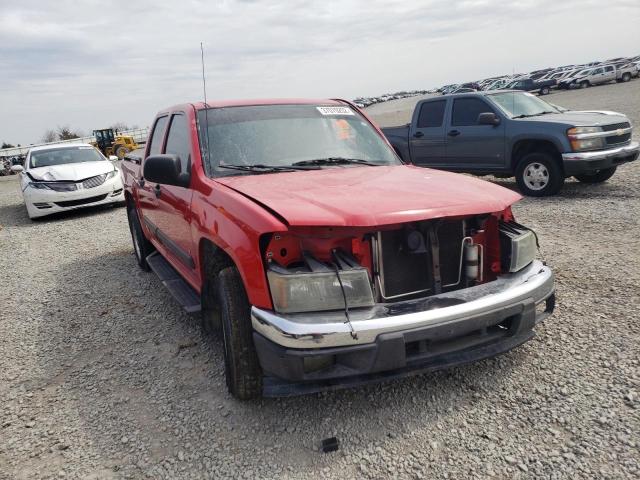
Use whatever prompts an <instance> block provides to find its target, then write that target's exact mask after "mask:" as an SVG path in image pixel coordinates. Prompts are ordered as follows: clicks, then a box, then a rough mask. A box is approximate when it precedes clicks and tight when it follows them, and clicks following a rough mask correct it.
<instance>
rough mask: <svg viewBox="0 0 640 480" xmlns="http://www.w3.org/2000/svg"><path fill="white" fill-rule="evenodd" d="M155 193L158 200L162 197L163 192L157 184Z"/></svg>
mask: <svg viewBox="0 0 640 480" xmlns="http://www.w3.org/2000/svg"><path fill="white" fill-rule="evenodd" d="M153 193H154V194H155V196H156V198H160V195H162V190H160V184H159V183H157V184H156V188H154V189H153Z"/></svg>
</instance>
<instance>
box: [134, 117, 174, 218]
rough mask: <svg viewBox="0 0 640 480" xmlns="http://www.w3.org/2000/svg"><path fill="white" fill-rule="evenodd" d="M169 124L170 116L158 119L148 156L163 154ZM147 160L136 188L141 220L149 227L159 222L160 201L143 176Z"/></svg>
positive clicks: (142, 166) (152, 134)
mask: <svg viewBox="0 0 640 480" xmlns="http://www.w3.org/2000/svg"><path fill="white" fill-rule="evenodd" d="M168 123H169V116H168V115H163V116H160V117H158V118H157V119H156V122H155V124H154V125H153V130H152V131H151V135H150V136H149V145H148V146H147V150H146V154H147V156H150V155H157V154H159V153H161V152H162V148H163V146H164V145H163V144H164V137H165V133H166V130H167V124H168ZM145 160H146V158H145V159H143V161H142V164H141V165H140V179H139V180H138V184H137V187H136V188H137V193H138V204H139V205H140V212H141V213H142V218H141V219H140V220H141V221H142V222H143V223H145V224H146V225H147V227H148V222H152V223H154V224H155V223H156V222H157V217H158V215H159V212H158V199H157V198H156V196H155V194H154V192H153V187H154V185H153V184H151V183H149V182H147V181H146V180H145V178H144V176H143V172H144V161H145Z"/></svg>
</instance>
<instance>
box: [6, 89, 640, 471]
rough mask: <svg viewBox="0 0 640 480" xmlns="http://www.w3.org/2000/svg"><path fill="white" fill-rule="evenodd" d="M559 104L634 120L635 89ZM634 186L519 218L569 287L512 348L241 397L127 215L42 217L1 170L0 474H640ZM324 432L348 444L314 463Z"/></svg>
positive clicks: (626, 175) (575, 195) (572, 195)
mask: <svg viewBox="0 0 640 480" xmlns="http://www.w3.org/2000/svg"><path fill="white" fill-rule="evenodd" d="M548 99H549V100H550V101H553V102H556V103H559V104H561V105H564V106H567V107H573V108H582V109H587V108H589V109H591V108H598V109H612V110H619V111H622V112H624V113H626V114H628V115H629V116H630V117H631V118H632V119H634V120H635V123H636V124H639V123H640V121H639V120H640V119H639V114H640V80H636V81H633V82H631V83H630V84H625V85H610V86H604V87H596V88H592V89H590V90H586V91H573V92H568V93H558V94H554V95H552V96H549V97H548ZM413 101H415V100H413ZM410 106H411V105H410V104H409V103H408V102H406V101H404V104H401V105H400V106H399V105H398V104H391V103H390V104H387V105H384V106H378V108H377V109H376V108H373V109H371V113H372V114H374V115H376V118H378V115H380V116H381V117H384V116H385V115H386V117H385V118H386V119H387V120H389V119H390V118H391V117H392V116H393V115H395V116H396V117H398V116H401V115H402V113H398V112H399V111H400V110H402V109H404V110H406V109H407V108H410ZM382 107H384V108H385V109H387V111H386V112H385V111H383V109H382ZM400 107H402V108H400ZM376 110H379V111H376ZM394 111H395V113H394ZM405 115H406V113H405ZM381 122H382V120H381ZM636 138H638V136H637V133H636ZM501 184H503V185H504V186H506V187H507V188H514V182H513V181H511V180H505V181H501ZM639 195H640V162H638V163H636V164H632V165H627V166H625V167H622V168H621V169H620V171H619V173H618V174H617V175H615V176H614V177H613V178H612V179H611V180H610V181H609V182H607V183H606V184H603V185H600V186H595V187H593V186H588V185H581V184H579V183H577V182H574V181H569V182H568V183H567V184H566V186H565V188H564V190H563V191H562V194H561V195H560V196H558V197H555V198H547V199H535V200H534V199H525V200H523V201H522V202H520V203H519V204H518V205H517V206H516V207H515V209H514V210H515V214H516V218H517V219H518V220H519V221H520V222H522V223H524V224H527V225H529V226H531V227H533V228H535V229H536V230H537V231H538V232H539V235H540V238H541V242H542V248H543V253H544V256H545V258H546V260H547V261H548V262H549V263H550V264H551V265H552V266H553V267H554V269H555V272H556V275H557V286H558V305H557V310H556V313H555V315H554V316H553V317H552V318H550V319H549V320H547V321H546V322H545V323H544V325H542V326H541V327H540V328H538V335H537V337H536V338H535V339H534V340H532V341H531V342H529V343H528V344H526V345H524V346H522V347H520V348H518V349H516V350H515V351H512V352H510V353H509V354H507V355H504V356H502V357H499V358H496V359H491V360H487V361H483V362H480V363H477V364H473V365H470V366H466V367H461V368H456V369H452V370H448V371H443V372H438V373H434V374H428V375H423V376H419V377H413V378H410V379H406V380H401V381H396V382H392V383H386V384H382V385H375V386H370V387H366V388H359V389H354V390H346V391H340V392H333V393H324V394H317V395H311V396H307V397H298V398H290V399H265V400H260V401H252V402H246V403H241V402H238V401H235V400H233V399H232V398H231V397H230V396H229V395H228V394H227V393H226V388H225V386H224V378H223V369H222V346H221V343H220V341H219V339H217V338H213V339H211V338H207V337H203V336H202V335H201V332H200V328H199V319H198V318H197V317H192V316H188V315H186V314H184V313H182V312H181V310H180V309H179V308H178V307H177V306H176V304H175V303H174V302H173V300H172V299H171V298H170V296H169V294H168V293H167V292H165V291H164V290H163V287H162V286H161V285H160V283H159V281H158V280H157V279H156V278H155V277H154V276H153V275H152V274H148V273H144V272H142V271H140V270H139V269H138V267H137V265H136V264H135V260H134V256H133V251H132V247H131V242H130V238H129V234H128V229H127V222H126V216H125V212H124V209H122V208H117V209H111V208H109V209H100V210H92V211H82V212H78V213H74V214H71V215H66V216H63V217H57V218H54V219H50V220H44V221H40V222H31V221H29V219H28V218H27V215H26V212H25V210H24V207H23V205H22V203H21V198H20V195H19V193H18V184H17V182H16V181H15V177H10V178H8V179H2V180H0V259H1V260H0V275H1V276H0V278H2V282H3V288H2V304H1V305H2V307H1V310H0V338H1V339H2V343H1V344H0V478H20V479H33V478H62V477H65V478H92V479H109V478H147V477H148V478H242V477H244V478H251V479H253V478H285V479H287V478H340V479H343V478H410V479H413V478H415V479H420V478H429V479H431V478H460V479H469V478H487V477H493V478H521V479H525V478H530V479H540V478H545V479H560V478H567V479H577V478H580V479H584V478H599V479H600V478H605V479H606V478H610V479H622V478H629V479H631V478H633V479H637V478H639V477H640V451H639V450H640V438H639V432H640V360H639V359H640V349H639V347H638V345H639V340H640V335H639V333H640V314H639V313H638V312H639V308H638V307H639V306H640V301H639V300H640V298H639V297H640V288H639V285H640V268H639V267H638V262H640V254H639V253H638V252H639V251H640V242H639V240H638V233H639V232H640V225H639V221H638V218H639V216H640V202H639V201H638V198H639ZM332 435H336V436H337V437H338V438H339V440H340V442H341V445H340V450H339V451H338V452H336V453H332V454H323V453H321V452H320V451H319V448H318V447H319V442H320V441H321V440H322V439H323V438H326V437H328V436H332Z"/></svg>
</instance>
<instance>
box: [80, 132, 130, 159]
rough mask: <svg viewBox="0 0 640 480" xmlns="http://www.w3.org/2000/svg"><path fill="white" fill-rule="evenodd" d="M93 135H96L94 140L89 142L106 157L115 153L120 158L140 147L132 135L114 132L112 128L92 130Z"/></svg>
mask: <svg viewBox="0 0 640 480" xmlns="http://www.w3.org/2000/svg"><path fill="white" fill-rule="evenodd" d="M93 135H94V136H95V137H96V141H95V142H91V144H92V145H93V146H94V147H96V148H97V149H98V150H100V151H101V152H102V153H103V155H104V156H105V157H107V158H109V156H111V155H115V156H116V157H118V159H119V160H122V159H123V158H124V156H125V155H126V154H127V153H129V152H131V151H132V150H136V149H137V148H140V146H139V145H138V144H137V143H136V141H135V140H134V139H133V137H132V136H130V135H121V134H119V133H117V132H115V133H114V131H113V128H104V129H102V130H94V131H93Z"/></svg>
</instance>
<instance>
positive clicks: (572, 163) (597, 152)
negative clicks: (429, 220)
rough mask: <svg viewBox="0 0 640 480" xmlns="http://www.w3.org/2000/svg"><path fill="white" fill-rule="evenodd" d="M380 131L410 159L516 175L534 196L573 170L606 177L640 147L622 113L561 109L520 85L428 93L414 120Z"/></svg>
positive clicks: (586, 177)
mask: <svg viewBox="0 0 640 480" xmlns="http://www.w3.org/2000/svg"><path fill="white" fill-rule="evenodd" d="M382 131H383V133H384V134H385V135H386V137H387V138H388V139H389V141H390V142H391V145H392V146H393V147H394V148H395V150H396V153H398V155H399V156H400V157H401V158H402V159H403V160H404V161H405V162H410V163H413V164H415V165H419V166H424V167H433V168H438V169H442V170H450V171H454V172H468V173H473V174H477V175H495V176H498V177H511V176H515V177H516V182H517V184H518V187H519V189H520V191H521V192H522V193H524V194H525V195H530V196H536V197H541V196H546V195H554V194H555V193H557V192H558V191H560V189H561V188H562V186H563V184H564V180H565V178H567V177H570V176H573V177H575V178H577V179H578V180H579V181H581V182H585V183H600V182H604V181H605V180H607V179H609V178H611V176H612V175H613V174H614V173H615V171H616V168H617V167H618V165H620V164H622V163H626V162H631V161H634V160H636V159H637V158H638V153H639V151H640V146H639V145H638V143H637V142H632V141H631V135H632V127H631V123H630V122H629V119H628V118H627V117H626V116H624V115H622V114H618V113H614V112H578V111H563V110H561V109H559V108H558V107H555V106H554V105H551V104H549V103H547V102H545V101H543V100H542V99H540V98H538V97H537V96H535V95H532V94H530V93H527V92H517V91H490V92H475V93H465V94H453V95H444V96H440V97H434V98H429V99H426V100H422V101H420V102H418V104H417V105H416V107H415V110H414V112H413V118H412V120H411V123H410V124H408V125H402V126H397V127H388V128H383V129H382Z"/></svg>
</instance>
